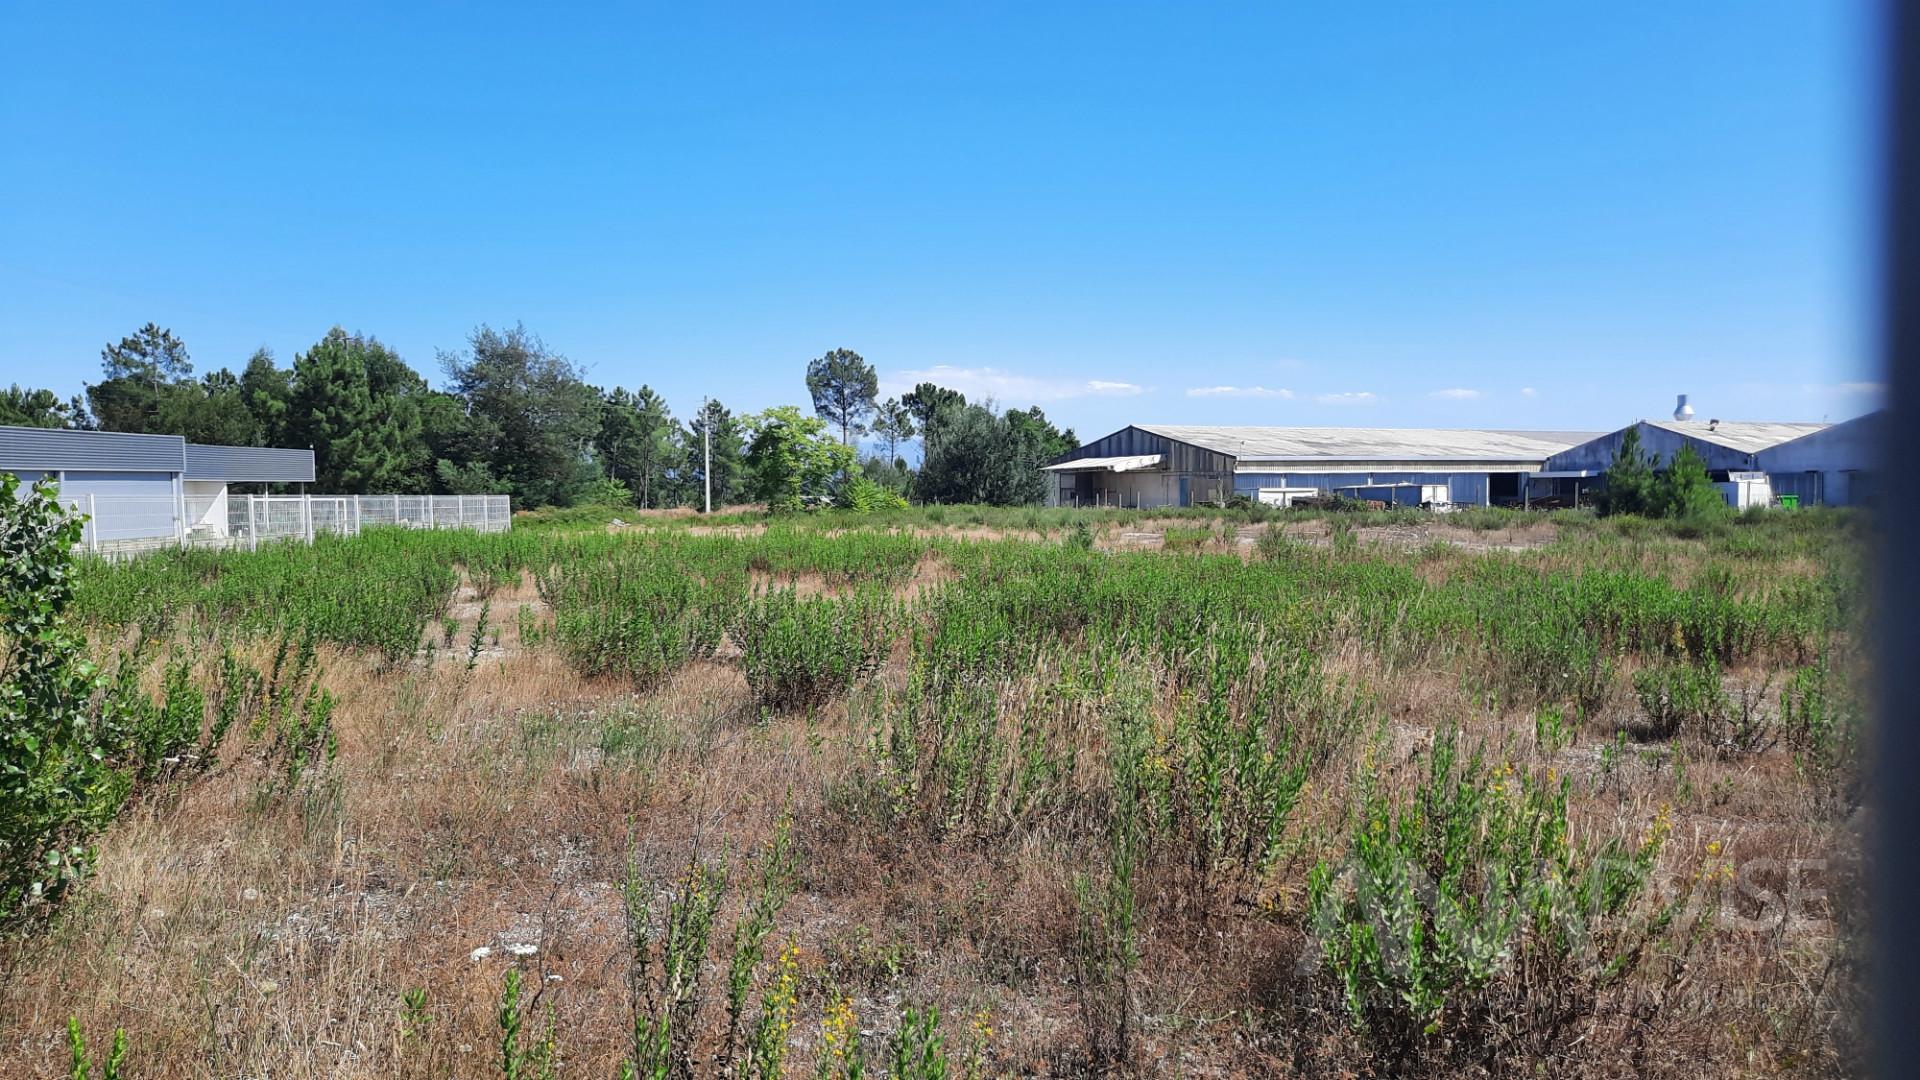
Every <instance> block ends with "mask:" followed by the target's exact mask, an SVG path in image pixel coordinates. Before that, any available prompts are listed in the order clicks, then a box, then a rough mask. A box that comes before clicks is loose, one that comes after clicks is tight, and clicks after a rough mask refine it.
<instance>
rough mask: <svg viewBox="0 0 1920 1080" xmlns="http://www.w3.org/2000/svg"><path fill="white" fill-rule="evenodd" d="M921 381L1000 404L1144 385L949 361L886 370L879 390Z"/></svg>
mask: <svg viewBox="0 0 1920 1080" xmlns="http://www.w3.org/2000/svg"><path fill="white" fill-rule="evenodd" d="M923 382H930V383H933V384H935V385H936V386H944V387H946V388H947V389H949V390H958V391H960V392H961V393H963V394H965V395H967V399H968V400H969V401H981V400H984V399H986V398H992V399H993V400H995V401H997V402H999V403H1001V404H1003V405H1031V404H1034V403H1036V402H1042V401H1063V400H1065V399H1067V398H1077V397H1133V396H1135V395H1137V394H1144V393H1146V388H1145V387H1143V386H1140V385H1138V384H1135V383H1130V382H1121V381H1119V380H1117V379H1085V380H1074V379H1059V378H1047V377H1042V376H1036V375H1021V374H1018V373H1016V372H1012V371H1008V370H1006V369H1005V368H994V367H954V366H953V365H951V364H935V365H934V366H932V367H930V368H916V369H909V370H904V371H893V372H888V373H887V374H886V375H883V376H881V379H880V393H881V394H882V396H886V397H898V396H899V395H901V394H904V393H906V392H907V391H909V390H912V389H913V388H914V387H915V386H918V385H919V384H921V383H923Z"/></svg>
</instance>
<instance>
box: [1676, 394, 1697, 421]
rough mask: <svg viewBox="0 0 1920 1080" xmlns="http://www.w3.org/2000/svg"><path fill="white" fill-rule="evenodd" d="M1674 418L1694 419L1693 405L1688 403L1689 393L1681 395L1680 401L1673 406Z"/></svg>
mask: <svg viewBox="0 0 1920 1080" xmlns="http://www.w3.org/2000/svg"><path fill="white" fill-rule="evenodd" d="M1673 418H1674V419H1675V420H1691V419H1693V406H1691V405H1689V404H1687V395H1685V394H1681V395H1680V400H1679V402H1678V403H1676V404H1675V405H1674V407H1673Z"/></svg>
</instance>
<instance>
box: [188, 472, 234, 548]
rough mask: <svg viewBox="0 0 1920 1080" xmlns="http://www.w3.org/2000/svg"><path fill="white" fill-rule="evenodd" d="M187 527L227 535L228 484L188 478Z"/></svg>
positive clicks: (196, 530)
mask: <svg viewBox="0 0 1920 1080" xmlns="http://www.w3.org/2000/svg"><path fill="white" fill-rule="evenodd" d="M182 486H183V488H184V489H185V494H186V502H187V529H188V530H189V531H194V532H198V533H201V534H204V535H208V536H225V535H227V485H226V484H225V483H224V482H220V481H213V480H188V481H186V483H185V484H184V485H182Z"/></svg>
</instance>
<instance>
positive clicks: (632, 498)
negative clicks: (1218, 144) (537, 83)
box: [0, 323, 1078, 509]
mask: <svg viewBox="0 0 1920 1080" xmlns="http://www.w3.org/2000/svg"><path fill="white" fill-rule="evenodd" d="M100 359H101V378H100V381H98V382H94V383H89V384H87V385H86V389H85V392H84V393H83V394H80V395H76V396H74V397H73V398H72V399H70V400H66V401H63V400H61V399H60V397H59V396H58V395H57V394H55V393H53V392H52V391H49V390H45V389H23V388H22V387H20V386H17V385H16V386H13V387H11V388H9V389H6V390H4V391H0V424H15V425H26V426H34V427H58V428H78V429H88V430H100V431H124V432H136V433H153V434H169V435H182V436H185V437H186V438H187V439H188V440H189V441H192V442H198V443H217V444H223V445H229V446H278V447H296V448H311V449H312V450H313V452H314V472H315V476H314V485H313V486H314V489H315V490H317V491H325V492H330V493H331V492H337V493H340V494H368V493H372V494H386V493H399V494H417V493H434V494H446V495H477V494H507V495H511V496H512V497H513V499H514V502H515V504H516V505H517V506H522V507H540V506H571V505H579V504H586V503H598V504H613V505H623V506H625V505H630V506H635V507H641V508H659V507H672V506H700V505H703V503H704V501H705V499H706V497H707V494H708V490H709V483H710V484H711V494H712V499H713V505H715V506H723V505H728V504H736V503H741V502H759V503H766V504H768V505H769V506H771V507H773V508H775V509H792V508H798V507H802V506H807V505H814V504H818V503H821V502H824V501H827V500H837V501H839V502H841V503H843V504H847V505H859V506H862V507H863V508H864V507H867V506H873V505H889V504H897V503H902V502H905V501H906V500H909V499H911V500H913V501H918V502H929V503H987V504H992V505H1001V506H1008V505H1021V504H1032V503H1037V502H1041V501H1043V500H1044V498H1045V495H1046V475H1045V474H1044V473H1042V472H1041V471H1040V466H1041V465H1044V464H1045V463H1046V462H1047V461H1048V460H1050V459H1051V458H1054V457H1056V456H1058V455H1059V454H1062V453H1064V452H1066V451H1067V450H1070V449H1072V448H1073V447H1074V446H1076V445H1078V440H1077V439H1076V438H1075V437H1074V434H1073V432H1072V430H1071V429H1068V430H1065V431H1062V430H1060V429H1059V428H1056V427H1055V426H1054V425H1053V424H1052V423H1051V422H1050V421H1049V420H1048V419H1047V417H1046V415H1045V413H1043V412H1042V411H1041V410H1040V409H1039V408H1038V407H1037V406H1036V407H1034V408H1031V409H1026V410H1020V409H1008V410H1006V411H1004V412H1002V411H999V410H998V409H997V408H996V407H995V406H994V405H993V403H992V402H969V401H968V400H967V399H966V397H965V396H964V395H963V394H961V393H959V392H958V391H955V390H952V389H949V388H946V387H941V386H936V385H934V384H932V383H922V384H920V385H919V386H916V387H915V388H914V389H913V390H912V391H910V392H908V393H906V394H902V395H901V396H900V397H898V398H886V399H881V398H880V397H879V379H878V376H877V374H876V372H875V371H874V368H873V365H871V364H869V363H868V362H867V361H866V360H865V359H863V358H862V357H861V356H860V355H859V354H858V353H855V352H853V351H851V350H847V349H834V350H832V351H830V352H828V353H826V354H824V355H823V356H821V357H819V358H818V359H815V360H813V361H812V362H810V363H809V364H808V365H807V369H806V385H807V390H808V394H809V396H810V397H811V399H812V401H811V404H812V406H813V411H812V413H811V414H808V413H806V412H804V411H803V410H802V409H801V408H799V407H798V406H792V405H787V406H777V407H774V408H771V409H767V410H763V411H761V412H757V413H735V412H733V411H732V410H730V409H728V408H727V407H726V406H725V405H723V404H721V403H720V402H717V401H708V402H706V403H704V404H703V405H702V406H700V407H697V408H696V409H695V410H694V411H693V412H692V414H691V415H690V416H686V417H684V418H681V417H676V416H675V414H674V412H673V410H672V409H671V408H670V407H669V406H668V403H667V401H666V399H665V398H664V397H662V396H661V395H660V394H659V393H657V392H656V391H654V390H653V389H652V388H651V387H648V386H644V385H643V386H641V387H640V388H639V389H637V390H629V389H627V388H625V387H620V386H615V387H613V388H611V389H607V388H602V387H598V386H594V385H592V384H590V383H589V382H588V381H587V380H586V377H585V373H584V371H583V370H582V369H581V368H580V367H579V365H577V364H575V363H573V362H572V361H570V360H568V359H567V358H566V357H564V356H562V355H560V354H559V353H557V352H555V351H553V350H552V349H550V348H548V347H547V345H546V344H545V343H544V342H542V341H541V340H540V338H539V337H538V336H537V335H535V334H533V333H531V332H529V331H528V330H527V329H526V328H525V327H523V326H519V325H515V326H513V327H512V328H510V329H505V330H500V329H495V328H493V327H491V326H486V325H482V326H480V327H478V328H476V329H475V330H474V331H473V332H472V333H471V334H470V335H469V336H468V338H467V341H466V343H465V345H464V347H462V348H460V349H457V350H441V351H439V352H437V354H436V356H435V359H436V361H437V363H438V366H439V369H440V372H441V375H442V379H441V387H440V388H438V389H436V388H434V387H433V386H431V385H430V384H429V383H428V382H427V380H426V379H425V378H424V377H422V376H421V375H420V374H419V372H417V371H415V370H414V369H413V368H412V367H411V366H409V365H408V364H407V363H406V362H405V361H404V360H402V359H401V357H400V356H399V354H398V353H396V352H395V351H394V350H392V349H391V348H389V347H388V346H386V345H384V344H382V343H381V342H380V340H379V339H378V338H375V337H371V336H367V335H363V334H358V333H348V332H347V331H346V330H344V329H341V328H339V327H335V328H334V329H332V330H330V331H328V332H327V334H326V335H325V336H324V337H322V338H321V339H320V340H319V341H317V342H315V343H314V344H313V346H312V347H311V348H309V349H307V350H305V351H303V352H300V353H298V354H296V355H295V357H294V359H293V363H292V365H291V366H289V367H282V366H280V365H279V364H278V363H277V362H276V361H275V359H274V356H273V353H272V352H271V351H269V350H267V349H264V348H262V349H259V350H257V351H256V352H255V353H254V354H253V355H252V357H250V358H249V359H248V360H247V362H246V364H245V365H244V366H242V368H241V370H240V372H239V373H238V374H235V373H234V372H233V371H232V370H230V369H229V368H225V367H222V368H220V369H218V370H215V371H210V372H206V373H203V374H198V375H196V374H195V370H194V365H193V361H192V359H191V357H190V355H189V353H188V350H187V346H186V343H185V342H183V341H181V340H180V338H179V337H177V336H176V335H175V334H174V333H173V332H172V331H171V330H169V329H165V328H162V327H160V326H158V325H156V324H154V323H148V324H147V325H145V326H143V327H141V328H140V329H138V330H136V331H134V332H133V333H132V334H129V335H127V336H126V337H124V338H122V339H121V340H120V341H118V342H116V343H113V344H109V345H107V346H106V347H105V348H104V349H102V350H101V353H100ZM709 435H710V436H711V438H710V441H709V439H708V436H709ZM863 439H864V440H867V442H866V451H867V452H866V453H865V454H862V453H861V447H862V440H863ZM916 442H917V443H918V444H919V447H920V451H921V452H920V455H919V459H918V462H917V464H914V465H910V464H909V462H908V459H907V456H906V453H907V452H908V451H910V450H911V448H912V447H913V445H914V444H915V443H916Z"/></svg>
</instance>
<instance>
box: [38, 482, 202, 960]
mask: <svg viewBox="0 0 1920 1080" xmlns="http://www.w3.org/2000/svg"><path fill="white" fill-rule="evenodd" d="M80 530H81V523H80V521H79V519H77V518H69V517H68V516H67V515H66V514H65V513H64V512H63V511H62V510H61V508H60V504H59V502H58V500H57V498H56V493H55V489H54V487H53V485H51V484H48V483H41V484H38V485H35V486H34V487H33V488H32V489H31V490H30V491H29V492H28V493H27V494H26V495H25V496H24V497H23V496H21V494H20V490H19V482H18V481H17V480H16V479H15V478H14V477H13V476H11V475H3V476H0V927H4V926H6V925H9V924H11V923H12V922H13V921H14V920H16V919H17V918H19V917H21V916H23V915H25V914H27V913H28V912H29V911H30V910H32V909H33V908H34V907H35V906H36V905H41V904H46V903H50V902H52V901H54V900H57V899H58V898H59V897H60V895H61V894H62V893H63V892H64V891H65V890H66V888H67V887H68V886H69V885H70V884H71V883H72V882H73V881H74V880H75V879H77V878H79V877H80V876H82V875H83V874H84V873H85V872H86V871H87V870H88V868H89V867H90V866H91V865H92V860H93V849H92V847H91V845H90V841H91V839H92V838H93V836H94V834H95V833H97V832H99V831H100V830H101V829H102V828H105V827H106V825H107V823H108V822H110V821H112V820H113V817H114V815H115V814H116V813H118V812H119V809H120V806H121V804H122V802H123V801H124V800H125V799H126V796H127V791H128V786H129V778H128V777H127V775H126V774H125V773H123V772H121V771H120V770H118V769H116V768H114V767H113V765H112V764H111V762H112V761H113V759H114V758H115V757H116V756H117V754H118V752H119V745H118V742H119V740H118V738H117V731H116V730H115V725H114V723H113V721H112V718H111V717H110V716H105V715H102V713H101V711H100V709H98V708H96V706H95V705H94V701H95V699H96V698H97V697H100V696H101V691H102V690H103V689H104V687H103V680H102V679H101V676H100V674H99V672H98V671H97V670H96V669H95V667H94V665H93V664H92V663H91V662H89V661H88V660H87V658H86V642H85V641H84V640H83V639H82V638H81V637H80V635H79V634H76V633H74V632H73V631H72V630H71V629H70V628H69V626H68V617H69V608H70V607H71V605H72V602H73V597H74V567H73V549H74V545H75V544H77V543H79V541H80V535H81V532H80ZM195 734H196V735H197V734H198V730H197V729H196V731H195Z"/></svg>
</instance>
